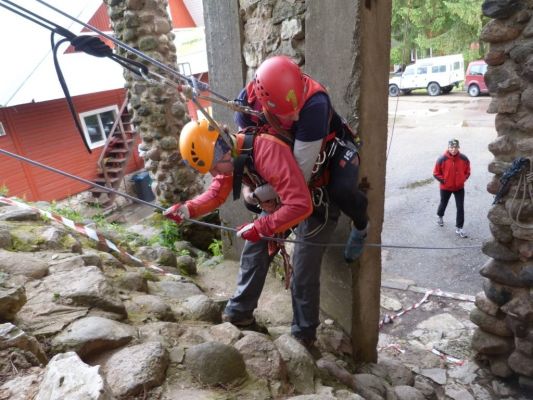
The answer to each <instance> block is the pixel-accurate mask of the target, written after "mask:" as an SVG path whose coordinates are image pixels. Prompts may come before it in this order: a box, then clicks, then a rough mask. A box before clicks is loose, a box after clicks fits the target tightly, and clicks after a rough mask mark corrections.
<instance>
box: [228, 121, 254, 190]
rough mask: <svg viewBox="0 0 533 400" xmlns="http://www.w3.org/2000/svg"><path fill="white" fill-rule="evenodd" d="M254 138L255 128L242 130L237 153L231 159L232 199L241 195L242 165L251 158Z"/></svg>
mask: <svg viewBox="0 0 533 400" xmlns="http://www.w3.org/2000/svg"><path fill="white" fill-rule="evenodd" d="M254 139H255V129H254V128H252V129H246V130H245V131H244V140H243V142H242V146H241V148H240V150H239V155H238V156H237V157H235V158H234V160H233V200H237V199H238V198H239V197H241V188H242V178H243V176H244V167H245V166H246V163H247V162H248V161H249V160H251V158H252V153H253V149H254Z"/></svg>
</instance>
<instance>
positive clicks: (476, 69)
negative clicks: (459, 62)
mask: <svg viewBox="0 0 533 400" xmlns="http://www.w3.org/2000/svg"><path fill="white" fill-rule="evenodd" d="M485 72H487V64H479V65H472V66H470V75H485Z"/></svg>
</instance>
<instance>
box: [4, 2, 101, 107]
mask: <svg viewBox="0 0 533 400" xmlns="http://www.w3.org/2000/svg"><path fill="white" fill-rule="evenodd" d="M11 2H12V3H16V4H17V5H18V6H22V7H24V8H26V9H28V10H30V11H32V12H33V13H35V14H38V15H41V16H43V17H44V18H46V19H47V20H49V21H52V22H54V23H56V24H59V25H61V26H62V27H64V28H66V29H68V30H70V31H72V32H74V33H76V34H77V33H79V32H80V30H81V28H82V27H81V26H80V25H79V24H77V23H75V22H72V21H70V20H69V19H68V18H66V17H63V16H61V15H59V14H58V13H56V12H54V11H52V10H50V9H48V8H47V7H45V6H44V5H42V4H40V3H39V2H38V1H37V0H11ZM46 2H47V3H48V4H51V5H53V6H54V7H56V8H58V9H60V10H62V11H64V12H66V13H68V14H69V15H71V16H74V17H76V18H77V19H81V20H86V18H87V15H92V13H94V12H95V11H96V9H97V8H98V6H99V5H100V4H101V3H102V0H46ZM0 5H6V3H5V2H4V1H3V0H0ZM0 38H1V39H0V54H1V58H2V62H0V74H1V75H0V76H1V78H0V79H1V85H0V105H2V104H6V103H7V101H8V100H9V99H10V98H11V97H12V96H13V94H14V93H15V92H16V90H17V88H18V87H19V86H20V85H21V84H22V83H23V82H24V80H25V79H27V77H28V76H29V75H30V74H31V72H32V71H33V69H34V68H35V67H36V66H37V65H38V64H39V62H40V61H42V60H43V59H45V57H46V56H47V54H50V51H51V45H50V31H49V30H48V29H45V28H43V27H41V26H39V25H37V24H35V23H34V22H31V21H28V20H26V19H25V18H23V17H21V16H19V15H17V14H14V13H13V12H11V11H9V10H6V9H5V8H3V7H0ZM50 60H51V59H48V60H47V61H48V62H50ZM52 78H53V77H52ZM56 79H57V78H56Z"/></svg>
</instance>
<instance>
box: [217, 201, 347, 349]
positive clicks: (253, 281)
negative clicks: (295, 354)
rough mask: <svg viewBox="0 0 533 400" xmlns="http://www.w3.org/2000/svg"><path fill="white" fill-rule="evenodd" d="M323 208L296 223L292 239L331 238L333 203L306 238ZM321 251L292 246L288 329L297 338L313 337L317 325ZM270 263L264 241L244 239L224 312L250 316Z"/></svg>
mask: <svg viewBox="0 0 533 400" xmlns="http://www.w3.org/2000/svg"><path fill="white" fill-rule="evenodd" d="M324 211H325V210H317V211H315V212H314V213H313V214H312V215H311V216H310V217H309V218H308V219H306V220H305V221H303V222H301V223H300V224H299V225H298V227H297V229H296V240H300V241H303V240H305V241H306V242H313V243H328V242H329V241H330V240H331V238H332V236H333V231H334V230H335V227H336V225H337V220H338V217H339V209H338V208H337V207H336V206H335V205H333V204H330V206H329V210H328V212H329V218H328V222H327V223H326V225H324V227H323V228H322V230H320V232H319V233H318V234H316V235H314V236H313V237H309V238H306V235H307V233H308V232H311V231H314V230H315V228H316V227H317V226H320V225H321V224H323V222H324ZM324 251H325V247H319V246H311V245H307V244H299V243H297V244H295V246H294V254H293V258H292V267H293V276H292V281H291V297H292V310H293V321H292V326H291V332H292V334H293V335H294V336H296V337H298V338H302V339H314V338H315V336H316V328H317V327H318V325H319V324H320V320H319V311H320V265H321V264H322V257H323V255H324ZM270 262H271V258H270V257H269V256H268V247H267V242H266V241H264V240H261V241H259V242H257V243H251V242H248V241H246V243H245V244H244V249H243V251H242V254H241V262H240V269H239V276H238V279H237V289H236V290H235V293H234V294H233V296H232V298H231V299H230V300H229V302H228V304H227V306H226V309H225V311H224V313H225V314H228V315H229V316H231V317H232V318H234V319H236V320H240V319H245V318H250V317H252V316H253V311H254V310H255V309H256V308H257V302H258V300H259V296H260V295H261V292H262V290H263V286H264V284H265V279H266V276H267V273H268V267H269V265H270Z"/></svg>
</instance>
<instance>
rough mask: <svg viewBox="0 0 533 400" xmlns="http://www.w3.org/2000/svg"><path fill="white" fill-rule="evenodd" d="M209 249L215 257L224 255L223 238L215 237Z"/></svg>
mask: <svg viewBox="0 0 533 400" xmlns="http://www.w3.org/2000/svg"><path fill="white" fill-rule="evenodd" d="M208 249H209V251H210V252H211V253H212V254H213V256H215V257H217V256H221V255H223V251H222V240H218V239H214V240H213V242H211V244H210V245H209V247H208Z"/></svg>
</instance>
